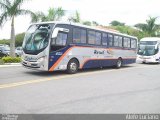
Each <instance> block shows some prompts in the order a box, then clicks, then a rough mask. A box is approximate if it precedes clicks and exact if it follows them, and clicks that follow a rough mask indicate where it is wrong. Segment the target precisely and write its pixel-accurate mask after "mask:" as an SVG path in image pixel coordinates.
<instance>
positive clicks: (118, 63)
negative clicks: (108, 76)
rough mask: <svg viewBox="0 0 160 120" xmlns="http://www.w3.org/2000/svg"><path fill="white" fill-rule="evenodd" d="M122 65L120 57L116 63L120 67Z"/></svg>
mask: <svg viewBox="0 0 160 120" xmlns="http://www.w3.org/2000/svg"><path fill="white" fill-rule="evenodd" d="M121 66H122V59H121V58H118V60H117V63H116V68H120V67H121Z"/></svg>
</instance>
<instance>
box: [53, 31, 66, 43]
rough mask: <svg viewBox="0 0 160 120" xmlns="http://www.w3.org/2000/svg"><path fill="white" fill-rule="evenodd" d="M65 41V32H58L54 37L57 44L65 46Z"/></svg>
mask: <svg viewBox="0 0 160 120" xmlns="http://www.w3.org/2000/svg"><path fill="white" fill-rule="evenodd" d="M66 42H67V33H64V32H59V33H58V35H57V39H56V45H57V46H65V45H66Z"/></svg>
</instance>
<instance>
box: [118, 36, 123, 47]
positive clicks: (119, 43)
mask: <svg viewBox="0 0 160 120" xmlns="http://www.w3.org/2000/svg"><path fill="white" fill-rule="evenodd" d="M118 46H119V47H122V37H119V39H118Z"/></svg>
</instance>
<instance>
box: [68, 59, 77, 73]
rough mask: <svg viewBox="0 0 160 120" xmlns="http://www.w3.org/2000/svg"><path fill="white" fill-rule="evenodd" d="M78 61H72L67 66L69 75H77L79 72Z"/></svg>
mask: <svg viewBox="0 0 160 120" xmlns="http://www.w3.org/2000/svg"><path fill="white" fill-rule="evenodd" d="M78 67H79V64H78V61H77V60H76V59H71V60H70V61H69V63H68V65H67V72H68V73H69V74H75V73H76V72H77V71H78Z"/></svg>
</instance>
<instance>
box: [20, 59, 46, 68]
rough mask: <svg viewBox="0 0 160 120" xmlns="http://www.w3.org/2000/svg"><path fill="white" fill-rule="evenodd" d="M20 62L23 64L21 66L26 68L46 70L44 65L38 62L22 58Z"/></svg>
mask: <svg viewBox="0 0 160 120" xmlns="http://www.w3.org/2000/svg"><path fill="white" fill-rule="evenodd" d="M21 64H22V65H23V67H25V68H28V69H32V70H40V71H48V69H45V67H44V65H43V64H41V63H40V62H28V61H24V60H22V62H21Z"/></svg>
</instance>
